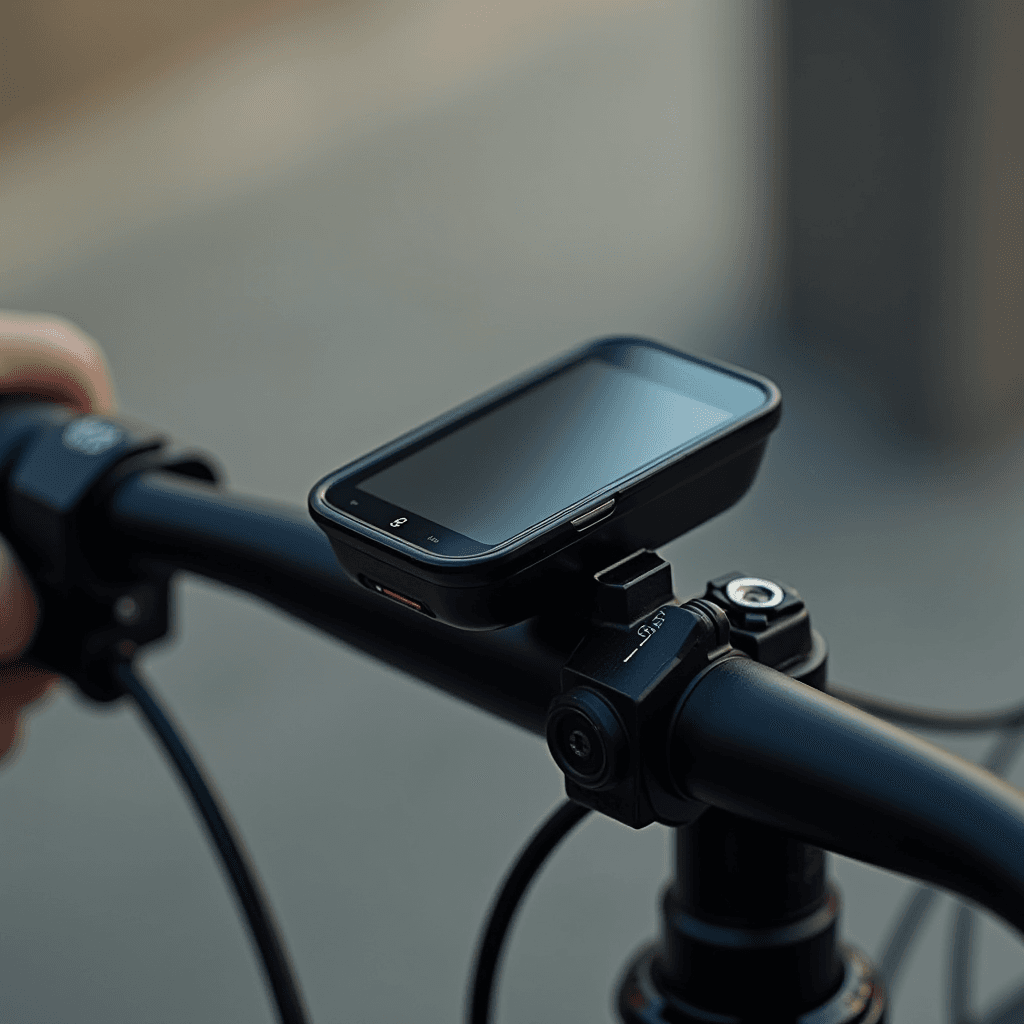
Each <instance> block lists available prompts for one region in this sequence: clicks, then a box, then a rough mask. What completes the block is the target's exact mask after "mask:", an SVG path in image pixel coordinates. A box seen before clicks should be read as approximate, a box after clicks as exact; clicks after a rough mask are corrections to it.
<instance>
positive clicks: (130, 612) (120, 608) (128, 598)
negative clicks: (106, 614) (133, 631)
mask: <svg viewBox="0 0 1024 1024" xmlns="http://www.w3.org/2000/svg"><path fill="white" fill-rule="evenodd" d="M141 615H142V609H141V608H140V607H139V602H138V601H136V600H135V598H134V597H132V595H131V594H122V595H121V596H120V597H119V598H118V599H117V600H116V601H115V602H114V618H116V619H117V621H118V622H120V623H121V625H122V626H130V625H131V624H132V623H133V622H138V620H139V618H140V616H141Z"/></svg>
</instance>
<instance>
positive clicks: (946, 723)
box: [828, 683, 1024, 732]
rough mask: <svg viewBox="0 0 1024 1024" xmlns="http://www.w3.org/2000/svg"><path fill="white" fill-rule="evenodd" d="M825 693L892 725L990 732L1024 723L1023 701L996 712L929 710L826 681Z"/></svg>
mask: <svg viewBox="0 0 1024 1024" xmlns="http://www.w3.org/2000/svg"><path fill="white" fill-rule="evenodd" d="M828 692H829V694H830V695H831V696H833V697H835V698H836V699H837V700H842V701H845V702H846V703H847V704H852V705H853V706H854V707H856V708H860V709H861V711H867V712H868V713H869V714H872V715H877V716H878V717H879V718H884V719H885V720H886V721H887V722H892V723H893V724H894V725H911V726H916V727H917V728H919V729H931V730H933V731H935V732H991V731H992V730H994V729H1016V728H1019V727H1021V726H1024V704H1014V705H1011V706H1010V707H1008V708H1003V709H1002V710H997V711H963V712H958V711H932V710H930V709H929V708H917V707H911V706H910V705H908V704H898V703H896V702H895V701H891V700H886V698H884V697H875V696H873V695H870V694H866V693H859V692H857V691H856V690H847V689H845V688H844V687H841V686H833V685H832V684H831V683H829V686H828Z"/></svg>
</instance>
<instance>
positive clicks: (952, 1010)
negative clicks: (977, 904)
mask: <svg viewBox="0 0 1024 1024" xmlns="http://www.w3.org/2000/svg"><path fill="white" fill-rule="evenodd" d="M973 945H974V913H973V911H972V910H971V908H970V907H969V906H967V904H966V903H961V904H960V906H958V907H957V908H956V914H954V916H953V936H952V940H951V941H950V944H949V985H948V986H947V989H946V1020H947V1021H949V1024H973V1021H974V1016H973V1014H972V1013H971V988H972V985H971V981H972V977H971V975H972V974H973V971H972V969H971V964H972V961H973V957H972V955H971V954H972V953H973V949H972V947H973Z"/></svg>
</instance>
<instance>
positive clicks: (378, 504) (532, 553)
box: [309, 338, 780, 629]
mask: <svg viewBox="0 0 1024 1024" xmlns="http://www.w3.org/2000/svg"><path fill="white" fill-rule="evenodd" d="M779 414H780V397H779V392H778V389H777V388H776V387H775V385H773V384H772V383H771V382H770V381H768V380H765V379H764V378H763V377H759V376H757V375H755V374H751V373H747V372H745V371H740V370H737V369H735V368H733V367H730V366H726V365H724V364H722V363H718V362H715V361H713V360H709V359H704V358H697V357H694V356H690V355H686V354H684V353H682V352H678V351H676V350H675V349H671V348H668V347H666V346H664V345H659V344H657V343H655V342H652V341H647V340H644V339H640V338H608V339H605V340H602V341H597V342H594V343H592V344H590V345H587V346H584V347H583V348H581V349H577V350H576V351H574V352H572V353H570V354H569V355H567V356H563V357H562V358H560V359H558V360H556V361H555V362H553V363H549V364H548V365H546V366H542V367H540V368H539V369H536V370H534V371H532V372H530V373H528V374H526V375H524V376H522V377H519V378H517V379H514V380H512V381H510V382H508V383H507V384H505V385H503V386H500V387H498V388H496V389H495V390H493V391H489V392H487V393H486V394H484V395H481V396H480V397H479V398H476V399H474V400H473V401H470V402H467V403H466V404H464V405H461V406H459V407H458V408H456V409H454V410H452V411H451V412H449V413H446V414H445V415H443V416H440V417H438V418H437V419H434V420H432V421H431V422H429V423H427V424H425V425H424V426H422V427H420V428H419V429H418V430H414V431H412V432H411V433H409V434H406V435H404V436H403V437H400V438H399V439H398V440H396V441H393V442H392V443H390V444H388V445H385V446H384V447H383V448H379V449H378V450H377V451H375V452H371V453H370V454H369V455H367V456H365V457H364V458H361V459H359V460H357V461H356V462H353V463H351V464H349V465H348V466H345V467H343V468H342V469H339V470H337V471H336V472H334V473H331V474H330V475H329V476H327V477H325V478H324V479H323V480H321V481H320V482H319V483H318V484H317V485H316V487H314V488H313V491H312V492H311V494H310V498H309V505H310V511H311V513H312V515H313V518H314V519H315V520H316V522H317V523H318V524H319V525H320V526H321V528H322V529H323V530H324V532H325V533H326V534H327V536H328V538H329V539H330V541H331V544H332V546H333V548H334V551H335V553H336V554H337V557H338V559H339V561H340V562H341V565H342V566H343V568H344V569H345V570H346V571H347V572H348V573H349V574H350V575H351V576H352V577H353V578H355V579H356V580H358V581H359V582H360V583H362V584H363V585H364V586H366V587H368V588H369V589H371V590H374V591H376V592H377V593H378V594H381V595H382V596H383V597H385V598H387V599H389V600H392V601H396V602H398V603H399V604H403V605H405V606H406V607H407V608H410V609H411V610H413V611H415V612H419V613H422V614H425V615H430V616H433V617H435V618H438V619H440V620H442V621H444V622H447V623H449V624H450V625H453V626H459V627H462V628H467V629H493V628H497V627H500V626H506V625H511V624H513V623H515V622H519V621H521V620H523V619H525V618H527V617H529V616H531V615H534V614H537V613H538V612H540V611H542V610H543V609H544V608H545V607H548V606H550V605H551V604H552V603H553V602H559V601H564V600H565V599H566V594H565V593H564V592H563V591H562V590H561V589H560V581H562V580H567V579H570V578H573V579H578V578H579V577H580V570H583V571H584V575H585V573H586V572H587V571H590V572H593V571H596V570H597V569H600V568H602V567H603V566H606V565H608V564H610V563H611V562H613V561H615V559H616V558H617V557H623V556H625V555H627V554H629V553H631V552H633V551H635V550H636V549H637V548H644V547H646V548H655V547H659V546H660V545H662V544H665V543H667V542H668V541H670V540H673V539H674V538H676V537H678V536H680V535H681V534H683V533H685V532H686V531H687V530H690V529H692V528H693V527H695V526H697V525H699V524H700V523H702V522H704V521H705V520H707V519H710V518H711V517H712V516H714V515H717V514H718V513H719V512H722V511H723V510H725V509H726V508H728V507H729V506H730V505H732V504H733V503H734V502H736V501H737V500H738V499H739V498H740V497H742V495H743V494H744V493H745V492H746V490H747V488H748V487H749V486H750V484H751V482H752V481H753V478H754V475H755V473H756V471H757V467H758V465H759V463H760V461H761V456H762V455H763V453H764V447H765V443H766V441H767V438H768V434H769V433H770V432H771V431H772V429H773V428H774V427H775V425H776V424H777V423H778V420H779Z"/></svg>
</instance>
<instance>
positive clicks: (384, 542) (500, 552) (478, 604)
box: [309, 338, 781, 629]
mask: <svg viewBox="0 0 1024 1024" xmlns="http://www.w3.org/2000/svg"><path fill="white" fill-rule="evenodd" d="M629 346H640V347H643V348H649V349H654V350H657V351H660V352H664V353H669V354H671V355H672V356H674V357H677V358H678V359H679V360H681V361H683V362H689V363H691V364H694V365H696V366H700V367H704V368H709V369H713V370H715V371H717V372H719V373H721V374H724V375H727V376H729V377H732V378H734V379H737V380H739V381H742V382H745V383H746V384H750V385H754V386H755V387H757V388H759V389H760V390H761V391H763V393H764V396H765V400H764V403H763V404H762V405H761V406H759V407H758V408H757V409H756V410H754V411H753V412H751V413H749V414H747V415H744V416H742V417H740V418H738V419H733V420H731V421H730V422H728V423H725V424H723V425H722V427H721V428H720V429H715V430H713V431H712V432H710V434H708V435H707V436H704V437H702V438H698V439H697V440H696V441H695V442H694V443H693V444H690V445H686V446H684V448H683V450H681V451H680V450H678V449H677V450H675V451H672V452H669V453H668V454H667V455H666V456H665V457H663V458H660V459H658V460H656V461H655V462H654V463H653V464H652V465H649V466H647V467H645V468H643V469H641V470H638V471H637V472H635V473H633V474H632V475H631V476H629V477H628V478H625V479H620V480H618V481H616V482H615V483H614V484H612V485H609V486H608V487H606V488H604V489H603V490H601V491H598V492H596V493H593V494H590V495H588V496H587V497H586V498H585V499H583V500H582V501H580V502H578V503H576V504H575V505H573V506H571V507H569V508H567V509H564V510H562V512H560V513H559V514H557V515H555V516H553V517H549V519H548V520H546V521H544V522H542V523H539V524H535V525H534V526H533V527H531V528H530V529H528V530H526V531H525V532H524V533H522V534H520V535H519V536H517V537H514V538H512V539H511V540H510V541H508V542H505V543H502V544H498V545H496V546H494V547H492V548H489V549H488V550H486V551H483V552H481V553H478V554H470V555H463V556H459V557H449V556H445V555H442V554H440V553H437V552H434V551H427V550H424V549H422V548H420V547H417V546H416V545H414V544H411V543H408V542H406V541H405V540H403V539H402V537H400V536H397V535H395V534H393V533H388V532H387V531H386V530H384V529H381V528H378V527H376V526H373V525H371V524H370V523H367V522H365V521H364V520H362V519H359V518H356V517H355V516H354V515H349V514H346V512H345V511H344V510H343V509H341V508H339V507H337V506H335V505H332V504H331V502H330V501H329V500H328V496H329V492H330V491H331V488H332V487H338V486H339V484H342V483H345V482H346V481H349V480H352V481H357V480H360V479H365V478H366V477H367V476H369V475H370V474H371V473H372V472H375V471H376V470H377V468H378V467H381V466H387V465H391V464H394V463H395V462H396V461H398V460H399V459H400V458H402V457H405V455H406V453H412V452H414V451H416V450H418V449H420V448H423V447H425V446H426V445H428V444H429V443H431V442H433V441H435V440H437V439H439V438H441V437H443V436H445V435H447V434H450V433H452V432H454V431H455V430H457V429H459V427H461V426H462V425H463V424H466V423H468V422H469V421H471V420H473V419H474V418H476V417H479V416H481V415H483V414H484V413H486V412H489V411H491V410H492V409H495V408H496V407H498V406H499V405H501V404H502V403H505V402H508V401H510V400H512V399H514V398H515V397H516V396H518V395H520V394H522V393H524V392H526V391H527V390H529V389H530V388H532V387H534V386H536V385H538V384H540V383H543V382H544V381H546V380H549V379H550V378H552V377H554V376H555V375H556V374H558V373H560V372H562V371H564V370H567V369H569V368H571V367H572V366H573V365H574V364H577V363H580V362H582V361H583V360H585V359H588V358H591V357H593V356H594V355H595V353H600V352H601V350H602V349H604V350H615V349H622V348H625V347H629ZM780 412H781V397H780V394H779V391H778V389H777V388H776V387H775V385H774V384H772V383H771V382H770V381H768V380H766V379H765V378H763V377H760V376H758V375H756V374H751V373H748V372H746V371H741V370H737V369H735V368H734V367H731V366H728V365H726V364H724V363H720V362H717V361H715V360H711V359H705V358H697V357H695V356H690V355H686V354H684V353H681V352H678V351H677V350H675V349H671V348H668V347H666V346H663V345H659V344H658V343H656V342H652V341H649V340H646V339H639V338H607V339H603V340H601V341H597V342H594V343H592V344H590V345H586V346H583V347H582V348H580V349H577V350H576V351H574V352H571V353H569V354H568V355H567V356H563V357H562V358H560V359H558V360H556V361H554V362H552V363H549V364H547V365H545V366H543V367H541V368H539V369H537V370H534V371H532V372H530V373H529V374H527V375H524V376H522V377H519V378H516V379H514V380H512V381H510V382H508V383H506V384H504V385H502V386H499V387H498V388H496V389H494V390H492V391H489V392H487V393H485V394H484V395H481V396H480V397H479V398H477V399H474V400H472V401H470V402H468V403H465V404H464V405H461V406H459V407H457V408H456V409H453V410H452V411H451V412H448V413H446V414H444V415H442V416H439V417H437V418H436V419H434V420H432V421H430V422H429V423H427V424H425V425H424V426H423V427H420V428H419V429H418V430H415V431H412V432H411V433H409V434H406V435H404V436H403V437H400V438H398V439H397V440H396V441H393V442H392V443H390V444H388V445H385V446H384V447H382V448H379V449H377V450H376V451H374V452H371V453H370V454H369V455H367V456H365V457H364V458H362V459H360V460H358V461H357V462H354V463H351V464H350V465H348V466H346V467H344V468H342V469H340V470H337V471H336V472H334V473H331V474H330V475H329V476H327V477H325V478H324V479H323V480H321V481H320V482H319V483H318V484H317V485H316V486H315V487H314V488H313V490H312V492H311V493H310V497H309V508H310V512H311V514H312V516H313V519H314V520H315V521H316V523H317V524H318V525H319V526H320V527H321V528H322V529H323V530H324V532H325V533H326V535H327V537H328V539H329V540H330V542H331V546H332V547H333V549H334V552H335V554H336V555H337V557H338V560H339V562H340V563H341V565H342V567H343V568H344V569H345V571H346V572H347V573H348V574H349V575H350V576H351V577H352V578H353V579H355V580H357V581H358V582H360V583H362V584H363V585H364V586H366V587H368V588H369V589H371V590H374V591H376V592H377V593H379V594H382V595H383V596H385V597H388V598H390V599H391V600H393V601H397V602H398V603H400V604H404V605H405V606H406V607H409V608H412V609H414V610H416V611H418V612H421V613H423V614H426V615H429V616H431V617H434V618H437V619H439V620H441V621H442V622H445V623H448V624H449V625H453V626H458V627H460V628H463V629H495V628H498V627H502V626H508V625H513V624H515V623H517V622H521V621H523V620H524V619H526V618H529V617H531V616H533V615H537V614H539V613H543V612H545V611H551V610H557V609H558V608H565V607H566V606H567V605H571V604H573V603H574V601H578V602H579V604H580V605H586V604H588V603H589V600H590V596H591V595H590V594H589V593H584V592H583V591H582V590H581V587H582V588H584V589H586V588H588V587H592V584H593V574H594V572H596V571H597V570H599V569H601V568H603V567H604V566H607V565H608V564H610V563H611V562H614V561H616V560H617V559H620V558H622V557H624V556H626V555H628V554H630V553H631V552H633V551H635V550H637V549H638V548H657V547H660V546H661V545H663V544H666V543H668V542H669V541H671V540H673V539H675V538H676V537H679V536H680V535H681V534H683V533H686V532H687V531H688V530H691V529H693V528H694V527H695V526H698V525H700V524H701V523H703V522H705V521H706V520H708V519H710V518H712V517H713V516H716V515H718V514H719V513H720V512H723V511H724V510H725V509H727V508H729V507H730V506H731V505H733V504H735V502H737V501H738V500H739V499H740V498H741V497H742V496H743V495H744V494H745V493H746V491H747V490H748V488H749V487H750V485H751V483H752V482H753V480H754V476H755V475H756V473H757V469H758V467H759V465H760V463H761V458H762V456H763V455H764V449H765V444H766V442H767V438H768V435H769V434H770V433H771V431H772V430H773V429H774V428H775V426H776V425H777V423H778V421H779V416H780ZM611 499H614V505H613V507H612V508H611V511H610V513H609V514H607V515H606V516H603V517H600V518H598V519H597V520H596V521H595V523H594V525H588V526H587V527H586V528H585V530H584V529H581V528H580V527H579V526H578V525H574V524H573V520H574V519H577V520H578V519H579V518H580V517H581V516H583V515H586V514H587V513H588V512H589V511H590V510H595V511H600V510H601V507H602V505H603V504H604V503H607V502H609V501H610V500H611Z"/></svg>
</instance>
